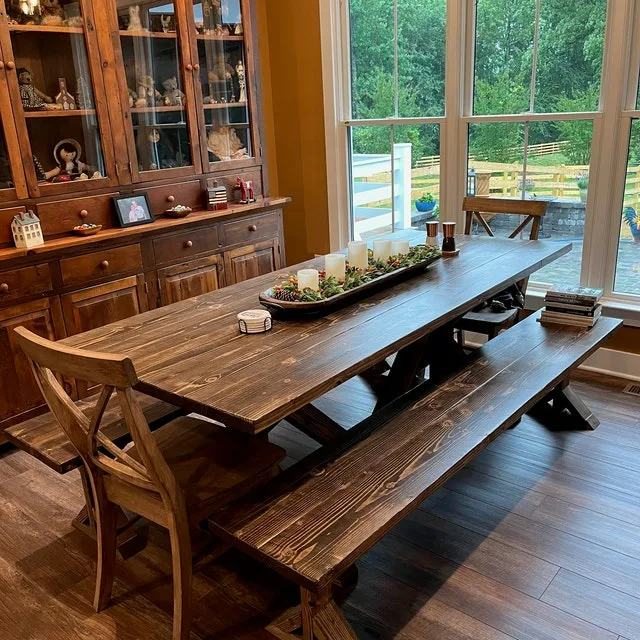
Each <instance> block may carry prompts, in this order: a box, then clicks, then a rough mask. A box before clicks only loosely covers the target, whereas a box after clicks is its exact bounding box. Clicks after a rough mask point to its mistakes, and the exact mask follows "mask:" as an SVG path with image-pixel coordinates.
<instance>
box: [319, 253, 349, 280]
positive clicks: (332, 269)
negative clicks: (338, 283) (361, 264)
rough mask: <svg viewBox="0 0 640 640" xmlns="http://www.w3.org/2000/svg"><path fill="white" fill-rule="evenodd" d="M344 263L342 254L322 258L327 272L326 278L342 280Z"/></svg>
mask: <svg viewBox="0 0 640 640" xmlns="http://www.w3.org/2000/svg"><path fill="white" fill-rule="evenodd" d="M346 261H347V259H346V258H345V257H344V255H343V254H342V253H330V254H329V255H328V256H325V258H324V268H325V271H326V272H327V278H330V277H331V276H333V277H334V278H337V279H338V280H344V276H345V270H346V264H345V263H346Z"/></svg>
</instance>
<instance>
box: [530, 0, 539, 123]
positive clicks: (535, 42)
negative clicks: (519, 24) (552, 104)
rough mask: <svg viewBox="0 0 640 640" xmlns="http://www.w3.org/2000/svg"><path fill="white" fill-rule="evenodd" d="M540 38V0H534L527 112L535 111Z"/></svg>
mask: <svg viewBox="0 0 640 640" xmlns="http://www.w3.org/2000/svg"><path fill="white" fill-rule="evenodd" d="M539 39H540V0H536V21H535V28H534V32H533V56H532V60H531V87H530V89H529V113H535V110H536V109H535V107H536V74H537V73H538V41H539Z"/></svg>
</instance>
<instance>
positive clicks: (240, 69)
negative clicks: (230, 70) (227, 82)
mask: <svg viewBox="0 0 640 640" xmlns="http://www.w3.org/2000/svg"><path fill="white" fill-rule="evenodd" d="M236 74H237V76H238V83H239V85H240V97H239V98H238V102H246V101H247V82H246V79H245V71H244V64H243V63H242V60H238V64H237V65H236Z"/></svg>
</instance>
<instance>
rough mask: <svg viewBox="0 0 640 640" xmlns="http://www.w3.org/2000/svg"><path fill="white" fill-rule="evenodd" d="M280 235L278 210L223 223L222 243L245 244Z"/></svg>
mask: <svg viewBox="0 0 640 640" xmlns="http://www.w3.org/2000/svg"><path fill="white" fill-rule="evenodd" d="M278 235H280V212H279V211H278V212H274V213H267V214H266V215H263V216H255V217H251V218H243V219H242V220H237V221H235V222H227V223H226V224H225V225H224V243H225V245H228V246H231V245H234V244H247V243H251V242H253V241H254V240H261V239H263V238H274V237H276V236H278Z"/></svg>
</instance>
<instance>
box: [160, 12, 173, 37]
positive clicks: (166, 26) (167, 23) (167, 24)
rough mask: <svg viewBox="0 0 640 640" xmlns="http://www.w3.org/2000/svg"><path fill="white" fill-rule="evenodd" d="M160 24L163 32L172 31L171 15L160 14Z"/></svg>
mask: <svg viewBox="0 0 640 640" xmlns="http://www.w3.org/2000/svg"><path fill="white" fill-rule="evenodd" d="M160 24H161V25H162V32H163V33H173V32H174V31H175V29H172V28H171V16H160Z"/></svg>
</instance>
